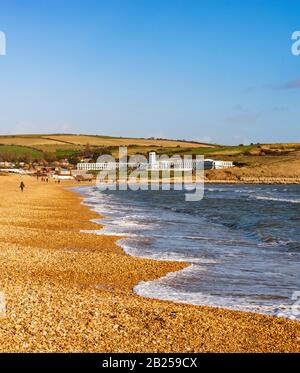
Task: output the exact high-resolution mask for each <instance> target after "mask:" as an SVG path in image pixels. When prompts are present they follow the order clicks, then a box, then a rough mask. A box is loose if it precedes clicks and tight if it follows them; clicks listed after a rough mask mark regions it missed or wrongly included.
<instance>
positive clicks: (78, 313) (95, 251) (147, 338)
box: [0, 176, 300, 352]
mask: <svg viewBox="0 0 300 373" xmlns="http://www.w3.org/2000/svg"><path fill="white" fill-rule="evenodd" d="M21 180H23V182H24V183H25V190H24V192H23V193H22V192H21V191H20V189H19V188H18V186H19V184H20V182H21ZM76 185H77V184H76ZM71 186H72V182H63V183H61V184H60V185H58V184H55V183H54V182H50V183H49V184H47V183H41V182H39V181H37V180H36V179H34V178H31V177H25V176H24V177H22V179H21V178H20V176H0V193H1V196H2V198H1V200H0V208H1V215H0V268H1V271H0V292H1V294H2V298H3V299H5V309H4V310H3V312H2V314H1V315H0V351H1V352H299V351H300V323H299V322H297V321H292V320H287V319H284V318H276V317H272V316H264V315H259V314H254V313H246V312H238V311H230V310H224V309H218V308H212V307H204V306H192V305H184V304H176V303H172V302H167V301H160V300H155V299H146V298H143V297H139V296H137V295H135V294H134V293H133V290H132V289H133V287H134V286H135V285H136V284H138V283H139V282H140V281H150V280H154V279H157V278H160V277H162V276H164V275H166V274H167V273H169V272H174V271H178V270H180V269H183V268H184V267H186V266H187V264H184V263H178V262H165V261H164V262H160V261H154V260H148V259H141V258H135V257H132V256H128V255H126V254H125V253H124V252H123V251H122V249H121V248H120V247H118V246H117V244H116V241H117V239H120V237H113V236H104V235H97V234H95V233H83V232H81V230H91V231H92V230H96V229H99V225H98V224H94V223H92V222H90V220H91V219H95V218H99V216H98V215H96V213H95V212H92V211H91V210H89V209H88V207H86V206H84V205H82V203H81V197H80V196H79V195H77V194H76V193H74V192H71V191H70V190H68V187H71ZM153 296H154V297H155V294H153Z"/></svg>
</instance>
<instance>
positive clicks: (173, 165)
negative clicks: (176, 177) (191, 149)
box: [77, 152, 234, 172]
mask: <svg viewBox="0 0 300 373" xmlns="http://www.w3.org/2000/svg"><path fill="white" fill-rule="evenodd" d="M230 167H234V164H233V162H230V161H218V160H213V159H205V160H204V161H203V160H202V159H192V158H188V157H186V158H181V157H179V156H178V157H171V158H169V157H158V156H157V154H156V153H155V152H150V153H149V159H148V161H141V162H138V161H137V162H97V163H88V162H81V163H78V165H77V171H83V172H87V171H101V170H116V169H122V168H123V169H125V168H127V169H128V168H138V169H143V170H150V171H153V170H161V171H165V170H177V171H191V170H196V169H202V168H204V169H205V170H212V169H222V168H230Z"/></svg>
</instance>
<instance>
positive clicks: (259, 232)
mask: <svg viewBox="0 0 300 373" xmlns="http://www.w3.org/2000/svg"><path fill="white" fill-rule="evenodd" d="M75 190H76V191H77V192H79V193H81V194H82V195H83V196H84V203H85V204H86V205H88V206H90V208H92V209H93V210H95V211H96V212H98V213H99V214H100V215H101V216H104V217H105V218H104V219H102V218H101V219H96V222H98V223H99V224H101V225H103V226H104V227H103V229H100V227H99V230H97V233H98V234H105V235H114V236H120V240H119V241H118V245H120V246H121V247H122V248H123V249H124V250H125V252H126V253H128V254H129V255H133V256H138V257H143V258H150V259H154V260H171V261H180V262H187V263H188V264H189V266H188V267H187V268H185V269H184V270H181V271H178V272H174V273H169V274H168V275H166V276H165V277H162V278H160V279H157V280H155V281H151V282H141V283H139V284H137V285H136V287H135V288H134V291H135V292H136V293H137V294H138V295H141V296H143V297H150V298H153V297H154V298H157V299H163V300H169V301H174V302H180V303H189V304H194V305H207V306H213V307H221V308H227V309H233V310H240V311H248V312H256V313H262V314H269V315H276V316H279V317H287V318H291V319H300V186H299V185H238V184H234V185H228V184H225V185H224V184H222V185H218V184H208V185H206V187H205V193H204V198H203V199H202V200H201V201H197V202H195V201H193V202H187V201H186V200H185V192H184V191H180V190H170V191H163V190H159V191H130V190H128V191H104V192H103V191H99V190H98V189H97V187H95V186H85V187H79V188H76V189H75Z"/></svg>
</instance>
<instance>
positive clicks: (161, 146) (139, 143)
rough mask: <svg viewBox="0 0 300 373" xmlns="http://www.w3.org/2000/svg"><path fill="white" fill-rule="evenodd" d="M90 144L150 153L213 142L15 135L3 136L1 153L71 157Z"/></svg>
mask: <svg viewBox="0 0 300 373" xmlns="http://www.w3.org/2000/svg"><path fill="white" fill-rule="evenodd" d="M87 145H88V146H89V147H90V148H91V150H96V149H99V148H102V149H103V148H106V149H109V151H110V152H112V154H113V155H114V156H117V155H118V147H119V146H127V147H128V153H129V155H131V154H137V153H138V154H145V155H146V154H147V153H148V152H149V151H157V152H161V151H163V152H165V151H166V149H168V152H170V153H174V152H178V151H180V152H182V151H183V150H186V151H187V150H189V149H196V150H198V149H200V148H201V149H209V148H210V147H211V145H209V144H201V143H196V142H187V141H179V140H165V139H138V138H121V137H109V136H91V135H66V134H51V135H36V134H35V135H15V136H0V153H1V151H2V153H6V154H7V153H9V154H16V155H21V154H25V153H26V154H30V156H31V157H33V158H39V157H40V156H41V155H42V154H43V153H53V154H55V156H56V157H58V158H61V157H66V158H67V157H70V156H72V155H74V154H76V153H78V152H82V151H83V150H84V149H85V148H86V147H87Z"/></svg>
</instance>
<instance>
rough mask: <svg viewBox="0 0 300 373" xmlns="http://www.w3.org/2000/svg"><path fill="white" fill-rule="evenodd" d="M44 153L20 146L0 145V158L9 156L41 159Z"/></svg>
mask: <svg viewBox="0 0 300 373" xmlns="http://www.w3.org/2000/svg"><path fill="white" fill-rule="evenodd" d="M42 154H43V153H42V152H41V151H39V150H37V149H34V148H29V147H27V146H20V145H0V158H1V156H2V155H4V156H7V155H12V156H16V157H17V158H18V157H20V158H22V157H24V156H25V155H26V156H29V158H32V159H39V158H41V157H42Z"/></svg>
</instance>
